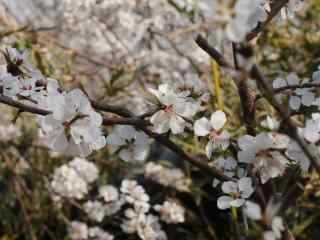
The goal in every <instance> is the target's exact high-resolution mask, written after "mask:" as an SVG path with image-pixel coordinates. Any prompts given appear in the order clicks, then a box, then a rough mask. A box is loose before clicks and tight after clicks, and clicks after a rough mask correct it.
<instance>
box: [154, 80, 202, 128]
mask: <svg viewBox="0 0 320 240" xmlns="http://www.w3.org/2000/svg"><path fill="white" fill-rule="evenodd" d="M149 91H150V92H151V93H152V94H153V95H155V96H156V97H157V99H158V100H159V102H160V103H161V105H162V106H163V109H161V110H159V111H158V112H156V113H155V114H154V115H153V116H152V117H151V119H150V121H151V123H152V124H153V127H154V130H155V131H156V132H157V133H165V132H168V131H169V130H171V131H172V133H173V134H179V133H183V131H184V129H185V128H186V127H187V126H189V125H190V124H188V122H187V121H190V120H191V119H192V117H193V116H194V115H195V114H196V113H197V112H198V111H199V108H200V106H199V103H197V102H196V101H194V100H193V99H192V98H190V97H188V94H189V93H187V92H179V93H176V92H174V91H173V89H172V87H170V86H169V85H168V84H161V85H160V86H159V88H158V90H155V89H149Z"/></svg>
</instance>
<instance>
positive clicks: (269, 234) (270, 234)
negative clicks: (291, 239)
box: [263, 231, 277, 240]
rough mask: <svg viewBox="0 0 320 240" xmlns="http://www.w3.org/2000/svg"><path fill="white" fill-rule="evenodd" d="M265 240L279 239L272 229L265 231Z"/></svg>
mask: <svg viewBox="0 0 320 240" xmlns="http://www.w3.org/2000/svg"><path fill="white" fill-rule="evenodd" d="M263 240H277V238H276V236H275V235H274V233H273V232H272V231H265V232H264V233H263Z"/></svg>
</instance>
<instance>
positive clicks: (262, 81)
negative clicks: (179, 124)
mask: <svg viewBox="0 0 320 240" xmlns="http://www.w3.org/2000/svg"><path fill="white" fill-rule="evenodd" d="M204 41H205V43H204ZM197 43H198V42H197ZM198 45H199V44H198ZM199 46H200V47H201V48H202V47H205V48H202V49H203V50H204V51H206V52H207V53H208V54H209V55H210V56H211V57H213V58H214V59H215V60H216V59H218V60H219V61H218V60H216V61H217V62H218V63H219V62H220V63H222V64H223V65H222V66H227V67H230V64H227V61H226V60H225V58H224V57H223V56H222V55H221V54H220V53H219V52H218V51H217V50H216V49H215V48H213V47H212V46H210V45H209V43H208V42H207V41H206V40H205V39H203V38H201V45H199ZM250 75H251V77H252V78H253V79H256V80H257V82H258V87H259V88H260V90H261V92H262V93H265V94H264V97H265V98H266V99H268V101H269V102H270V104H271V105H272V106H273V107H274V108H275V109H276V110H277V111H278V112H279V114H280V116H281V118H282V120H283V121H284V122H285V123H286V124H287V126H288V129H289V132H288V134H289V135H290V136H291V137H292V138H293V139H295V140H296V141H297V143H298V144H299V146H300V147H301V149H302V151H303V152H304V153H305V154H306V156H307V157H308V159H309V160H310V162H311V163H312V165H313V166H314V168H315V169H316V170H317V172H318V173H319V174H320V159H319V157H318V155H317V154H316V151H313V150H312V149H310V146H309V145H308V144H307V143H306V141H305V140H304V139H303V138H302V137H301V136H300V135H299V133H298V129H297V127H296V125H295V123H294V122H293V121H292V120H291V118H290V114H289V113H288V111H287V110H286V108H285V107H284V106H282V105H281V104H280V103H278V101H277V99H276V98H275V92H274V90H273V88H272V86H270V84H269V81H268V79H266V77H265V76H264V75H263V74H262V72H261V71H260V69H259V68H258V67H257V65H254V66H253V67H252V69H251V72H250Z"/></svg>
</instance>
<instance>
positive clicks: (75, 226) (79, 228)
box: [68, 221, 89, 240]
mask: <svg viewBox="0 0 320 240" xmlns="http://www.w3.org/2000/svg"><path fill="white" fill-rule="evenodd" d="M68 232H69V237H70V239H72V240H85V239H88V235H89V229H88V226H87V224H85V223H82V222H77V221H73V222H71V223H70V225H69V229H68Z"/></svg>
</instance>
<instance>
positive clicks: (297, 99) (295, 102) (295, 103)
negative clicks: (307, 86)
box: [289, 96, 301, 110]
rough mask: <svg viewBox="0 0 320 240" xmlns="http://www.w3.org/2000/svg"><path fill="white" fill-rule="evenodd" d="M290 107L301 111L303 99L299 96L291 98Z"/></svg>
mask: <svg viewBox="0 0 320 240" xmlns="http://www.w3.org/2000/svg"><path fill="white" fill-rule="evenodd" d="M289 106H290V107H291V109H293V110H299V108H300V106H301V99H300V97H297V96H291V97H290V100H289Z"/></svg>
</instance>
